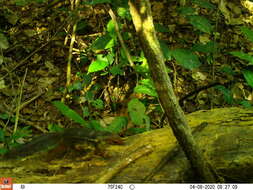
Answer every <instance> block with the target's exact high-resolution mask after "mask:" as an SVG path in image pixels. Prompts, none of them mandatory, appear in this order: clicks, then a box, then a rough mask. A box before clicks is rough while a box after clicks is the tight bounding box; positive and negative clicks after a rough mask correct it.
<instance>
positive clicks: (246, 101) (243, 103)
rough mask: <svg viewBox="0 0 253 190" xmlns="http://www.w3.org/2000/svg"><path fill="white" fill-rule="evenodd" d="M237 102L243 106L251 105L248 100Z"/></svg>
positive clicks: (248, 106) (249, 106)
mask: <svg viewBox="0 0 253 190" xmlns="http://www.w3.org/2000/svg"><path fill="white" fill-rule="evenodd" d="M239 104H241V105H242V106H243V107H244V108H252V105H251V103H250V102H249V101H248V100H243V101H241V102H240V103H239Z"/></svg>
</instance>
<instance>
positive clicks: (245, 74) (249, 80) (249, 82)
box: [242, 70, 253, 88]
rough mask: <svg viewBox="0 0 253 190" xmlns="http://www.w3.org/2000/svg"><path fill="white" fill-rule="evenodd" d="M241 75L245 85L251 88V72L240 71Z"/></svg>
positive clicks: (252, 74) (252, 79)
mask: <svg viewBox="0 0 253 190" xmlns="http://www.w3.org/2000/svg"><path fill="white" fill-rule="evenodd" d="M242 73H243V76H244V78H245V80H246V82H247V84H248V85H249V86H250V87H251V88H253V72H252V71H249V70H243V71H242Z"/></svg>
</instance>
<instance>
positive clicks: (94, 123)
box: [87, 120, 107, 131]
mask: <svg viewBox="0 0 253 190" xmlns="http://www.w3.org/2000/svg"><path fill="white" fill-rule="evenodd" d="M87 127H89V128H92V129H95V130H97V131H107V130H106V128H104V127H102V126H101V125H100V123H99V121H98V120H91V121H89V122H88V123H87Z"/></svg>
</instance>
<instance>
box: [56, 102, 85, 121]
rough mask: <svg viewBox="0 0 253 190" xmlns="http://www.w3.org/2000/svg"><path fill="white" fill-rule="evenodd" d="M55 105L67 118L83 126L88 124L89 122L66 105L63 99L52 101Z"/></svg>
mask: <svg viewBox="0 0 253 190" xmlns="http://www.w3.org/2000/svg"><path fill="white" fill-rule="evenodd" d="M52 103H53V104H54V106H55V107H56V108H57V109H58V110H59V111H60V112H61V113H62V114H63V115H64V116H66V117H67V118H69V119H71V120H73V121H75V122H76V123H79V124H80V125H82V126H87V122H86V121H85V120H84V119H83V118H82V117H81V116H80V115H79V114H78V113H76V112H75V111H74V110H72V109H70V108H69V107H68V106H66V105H65V104H64V103H62V102H61V101H54V102H52Z"/></svg>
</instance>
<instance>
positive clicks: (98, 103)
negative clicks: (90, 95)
mask: <svg viewBox="0 0 253 190" xmlns="http://www.w3.org/2000/svg"><path fill="white" fill-rule="evenodd" d="M91 105H92V106H94V107H95V108H96V109H100V110H101V109H103V108H104V102H103V100H101V99H96V100H94V101H92V102H91Z"/></svg>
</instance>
